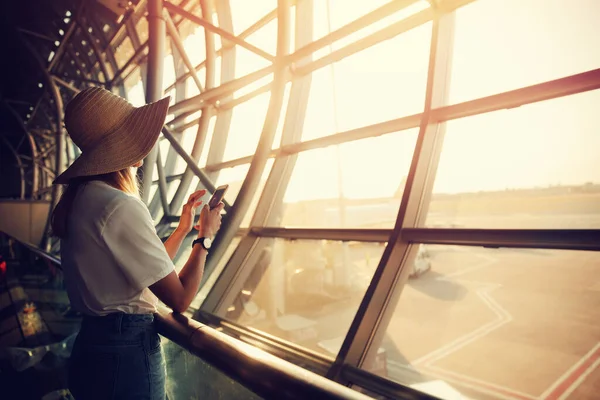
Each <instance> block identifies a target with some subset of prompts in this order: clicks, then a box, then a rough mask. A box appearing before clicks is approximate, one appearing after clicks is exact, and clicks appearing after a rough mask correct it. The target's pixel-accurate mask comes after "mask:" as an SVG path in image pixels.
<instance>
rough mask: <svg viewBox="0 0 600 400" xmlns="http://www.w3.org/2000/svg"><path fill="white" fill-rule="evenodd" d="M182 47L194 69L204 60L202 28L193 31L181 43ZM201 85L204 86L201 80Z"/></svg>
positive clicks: (204, 45)
mask: <svg viewBox="0 0 600 400" xmlns="http://www.w3.org/2000/svg"><path fill="white" fill-rule="evenodd" d="M183 47H184V48H185V52H186V53H187V56H188V58H189V59H190V62H191V63H192V65H193V66H194V67H195V66H196V65H198V64H200V63H201V62H202V61H204V59H205V58H206V40H205V38H204V28H196V29H194V32H193V33H192V34H191V35H189V36H188V37H186V38H185V40H184V41H183ZM202 84H203V85H204V80H202Z"/></svg>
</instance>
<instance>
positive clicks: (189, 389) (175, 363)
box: [162, 338, 261, 400]
mask: <svg viewBox="0 0 600 400" xmlns="http://www.w3.org/2000/svg"><path fill="white" fill-rule="evenodd" d="M162 345H163V346H164V347H163V349H164V350H163V351H164V356H165V361H166V365H167V396H168V398H169V400H187V399H249V400H254V399H261V397H259V396H258V395H256V394H255V393H254V392H251V391H250V390H248V389H247V388H246V387H244V386H242V385H241V384H239V383H238V382H237V381H235V380H233V379H231V378H230V377H228V376H227V375H225V374H224V373H222V372H221V371H219V370H218V369H216V368H214V367H213V366H211V365H210V364H208V363H207V362H205V361H204V360H202V359H201V358H200V357H198V356H195V355H193V354H191V353H189V352H188V351H187V350H185V349H183V348H182V347H180V346H179V345H177V344H175V343H173V342H171V341H170V340H168V339H166V338H162Z"/></svg>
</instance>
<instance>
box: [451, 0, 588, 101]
mask: <svg viewBox="0 0 600 400" xmlns="http://www.w3.org/2000/svg"><path fill="white" fill-rule="evenodd" d="M598 15H600V2H598V1H596V0H573V1H547V0H527V1H523V0H479V1H476V2H473V3H471V4H469V5H467V6H465V7H461V8H459V9H458V10H457V11H456V31H455V44H454V54H453V62H452V84H451V85H450V89H451V90H450V102H451V103H458V102H461V101H466V100H471V99H474V98H478V97H483V96H488V95H491V94H495V93H500V92H504V91H508V90H512V89H517V88H519V87H523V86H528V85H533V84H536V83H540V82H544V81H548V80H552V79H557V78H561V77H563V76H567V75H572V74H576V73H579V72H584V71H587V70H591V69H594V68H598V66H599V65H600V42H599V41H598V37H600V25H599V24H598V23H597V22H598Z"/></svg>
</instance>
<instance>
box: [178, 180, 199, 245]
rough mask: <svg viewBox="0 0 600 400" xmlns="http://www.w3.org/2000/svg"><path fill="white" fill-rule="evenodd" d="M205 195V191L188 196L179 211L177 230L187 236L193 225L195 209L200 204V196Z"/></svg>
mask: <svg viewBox="0 0 600 400" xmlns="http://www.w3.org/2000/svg"><path fill="white" fill-rule="evenodd" d="M205 194H206V190H204V189H202V190H197V191H195V192H194V193H192V194H191V195H190V197H189V198H188V201H187V203H185V204H184V205H183V210H182V211H181V218H180V219H179V226H178V227H177V229H180V230H181V231H182V232H185V234H187V233H188V232H189V231H191V230H192V225H193V223H194V216H195V215H196V208H198V206H199V205H201V204H202V201H201V200H200V199H201V198H202V196H204V195H205Z"/></svg>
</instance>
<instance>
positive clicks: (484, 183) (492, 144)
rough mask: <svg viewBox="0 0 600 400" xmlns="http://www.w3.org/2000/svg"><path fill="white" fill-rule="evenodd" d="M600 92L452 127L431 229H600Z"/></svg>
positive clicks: (439, 174)
mask: <svg viewBox="0 0 600 400" xmlns="http://www.w3.org/2000/svg"><path fill="white" fill-rule="evenodd" d="M597 104H600V91H598V90H596V91H592V92H586V93H581V94H577V95H573V96H569V97H562V98H558V99H554V100H549V101H545V102H540V103H535V104H531V105H527V106H522V107H519V108H514V109H509V110H502V111H497V112H493V113H488V114H482V115H478V116H474V117H468V118H463V119H459V120H454V121H450V122H448V123H447V131H446V136H445V139H444V145H443V148H442V154H441V158H440V163H439V166H438V168H437V176H436V179H435V185H434V187H433V196H432V198H431V204H430V206H429V213H428V215H427V220H426V225H427V226H430V227H461V228H463V227H464V228H537V229H545V228H554V229H560V228H580V229H585V228H595V229H598V228H600V201H599V199H600V169H599V168H598V152H597V150H596V149H598V148H599V147H600V135H598V125H599V124H600V117H599V116H598V113H597V107H596V105H597Z"/></svg>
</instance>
